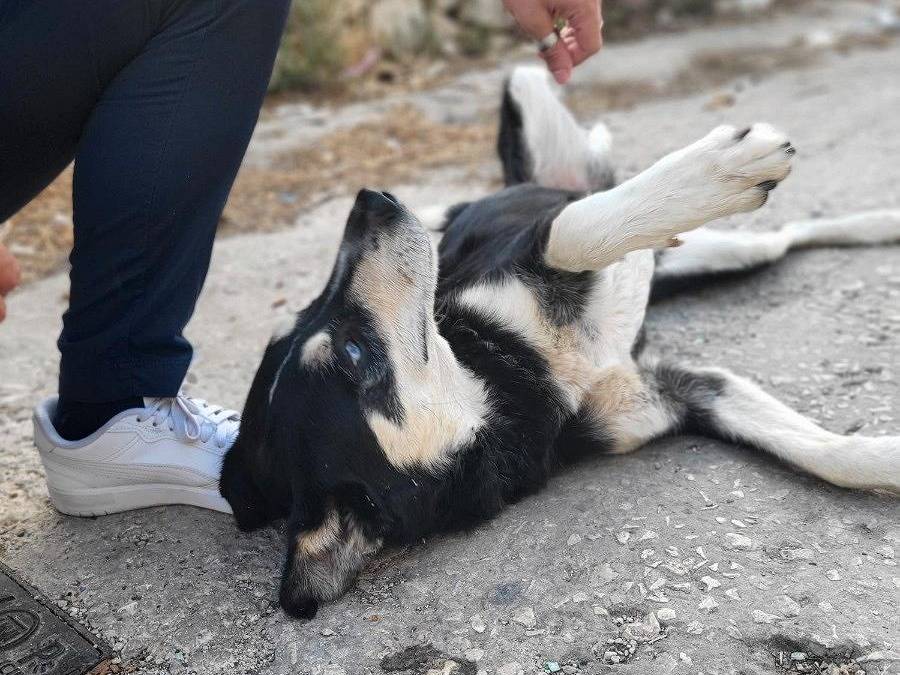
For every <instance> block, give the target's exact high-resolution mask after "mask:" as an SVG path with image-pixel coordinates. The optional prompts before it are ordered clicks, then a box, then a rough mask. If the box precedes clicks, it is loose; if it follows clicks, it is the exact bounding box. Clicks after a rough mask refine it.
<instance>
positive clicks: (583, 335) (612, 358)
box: [458, 252, 653, 412]
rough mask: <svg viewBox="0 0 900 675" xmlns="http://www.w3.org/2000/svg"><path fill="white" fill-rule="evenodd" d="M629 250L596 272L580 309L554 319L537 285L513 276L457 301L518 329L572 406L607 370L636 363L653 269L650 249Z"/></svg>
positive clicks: (599, 382)
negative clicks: (565, 319)
mask: <svg viewBox="0 0 900 675" xmlns="http://www.w3.org/2000/svg"><path fill="white" fill-rule="evenodd" d="M644 253H645V252H641V253H640V254H632V255H629V256H627V257H626V259H625V260H623V261H622V262H620V263H617V264H616V265H613V266H611V267H609V268H607V269H606V270H604V271H603V272H600V273H597V274H596V276H595V279H594V281H593V283H592V284H591V287H590V288H589V290H588V297H587V299H586V302H585V303H584V309H583V311H582V313H581V315H580V316H579V317H577V319H575V320H574V321H572V322H571V323H568V324H565V325H561V326H560V325H557V324H555V323H554V322H553V321H552V320H551V318H550V317H551V315H552V312H550V311H548V310H549V308H546V307H544V306H542V304H541V300H540V298H541V297H546V296H547V295H548V294H542V293H539V292H536V290H535V289H534V288H533V287H531V286H529V285H528V284H526V283H524V282H523V281H522V280H521V279H519V278H516V277H507V278H505V279H503V280H502V281H499V282H486V283H481V284H478V285H475V286H472V287H470V288H468V289H466V290H464V291H463V292H462V293H460V295H459V300H458V301H459V302H460V304H462V305H464V306H466V307H468V308H470V309H472V310H475V311H477V312H479V313H480V314H482V315H484V316H485V317H487V318H489V319H491V320H493V321H497V322H498V323H500V324H502V325H503V326H504V327H506V328H507V329H510V330H513V331H514V332H516V333H517V334H518V335H520V336H521V337H522V338H523V339H524V340H525V341H526V342H527V343H528V344H529V345H530V346H532V347H533V348H534V349H536V350H537V351H538V352H539V353H540V354H541V356H543V358H544V359H545V360H546V362H547V364H548V366H549V368H550V371H551V373H552V375H553V378H554V380H555V383H556V385H557V387H558V389H559V390H560V392H562V394H563V398H564V400H565V401H566V403H567V405H568V407H569V408H570V410H571V411H572V412H574V411H576V410H577V409H578V408H579V406H580V405H581V403H582V401H583V400H584V398H585V396H586V395H588V393H589V392H591V391H592V390H593V389H595V388H596V387H597V386H601V385H602V383H603V382H605V381H607V380H608V378H609V373H610V372H611V371H616V372H620V371H622V370H625V371H631V370H633V368H634V365H633V361H632V358H631V350H632V347H633V345H634V343H635V340H636V339H637V335H638V332H639V331H640V328H641V325H642V324H643V320H644V314H645V311H646V305H647V296H648V294H649V287H650V279H651V277H652V273H653V257H652V254H649V255H643V254H644Z"/></svg>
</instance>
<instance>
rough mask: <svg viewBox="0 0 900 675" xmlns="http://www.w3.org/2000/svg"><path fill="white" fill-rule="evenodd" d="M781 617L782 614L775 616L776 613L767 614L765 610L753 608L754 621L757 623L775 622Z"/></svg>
mask: <svg viewBox="0 0 900 675" xmlns="http://www.w3.org/2000/svg"><path fill="white" fill-rule="evenodd" d="M779 619H781V617H780V616H775V615H774V614H766V613H765V612H763V611H761V610H758V609H754V610H753V621H754V622H755V623H775V622H776V621H778V620H779Z"/></svg>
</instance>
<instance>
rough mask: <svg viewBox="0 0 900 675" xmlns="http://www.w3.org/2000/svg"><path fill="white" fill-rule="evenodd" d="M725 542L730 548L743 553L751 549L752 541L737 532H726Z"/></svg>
mask: <svg viewBox="0 0 900 675" xmlns="http://www.w3.org/2000/svg"><path fill="white" fill-rule="evenodd" d="M725 541H726V543H727V544H728V546H730V547H731V548H735V549H740V550H743V551H746V550H749V549H751V548H753V540H752V539H750V537H746V536H744V535H743V534H738V533H737V532H726V533H725Z"/></svg>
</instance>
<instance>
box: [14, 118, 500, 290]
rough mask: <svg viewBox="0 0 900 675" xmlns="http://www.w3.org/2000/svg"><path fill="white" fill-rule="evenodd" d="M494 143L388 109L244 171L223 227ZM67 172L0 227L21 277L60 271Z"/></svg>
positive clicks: (239, 226)
mask: <svg viewBox="0 0 900 675" xmlns="http://www.w3.org/2000/svg"><path fill="white" fill-rule="evenodd" d="M493 144H494V128H493V125H479V124H476V125H469V126H461V125H447V124H438V123H436V122H432V121H431V120H429V119H428V118H426V117H425V116H424V115H422V114H421V113H419V112H418V111H417V110H415V109H412V108H409V107H403V108H399V107H398V108H395V109H393V110H391V111H390V112H389V113H388V114H387V115H385V116H384V117H383V118H381V119H379V120H378V121H373V122H367V123H365V124H360V125H358V126H355V127H352V128H348V129H341V130H339V131H337V132H334V133H332V134H330V135H328V136H326V137H324V138H322V139H321V140H320V141H319V142H317V143H316V145H315V147H311V148H307V149H303V150H300V151H296V152H292V153H289V154H285V155H283V156H281V157H280V158H279V160H278V162H277V163H276V165H275V166H273V167H271V168H267V169H259V168H254V167H246V168H244V169H243V170H242V171H241V173H240V174H239V176H238V179H237V182H236V183H235V186H234V190H233V191H232V193H231V197H230V199H229V201H228V204H227V206H226V208H225V213H224V215H223V218H222V223H221V226H220V231H221V232H224V233H226V234H231V233H236V232H261V231H262V232H265V231H271V230H275V229H279V228H281V227H284V226H286V225H289V224H291V223H293V222H294V220H296V218H297V216H298V215H299V214H300V212H301V211H302V210H304V209H305V208H308V207H309V206H310V205H311V204H312V203H313V202H314V201H318V200H321V199H324V198H327V197H330V196H335V195H343V194H348V193H352V192H353V191H355V190H357V189H358V188H359V187H361V186H366V185H367V186H371V187H385V186H388V185H392V184H396V183H400V182H403V181H408V180H412V179H414V178H415V176H416V174H417V172H418V171H420V170H422V169H427V168H435V167H440V166H448V165H451V164H452V165H455V166H459V165H466V164H475V163H476V162H478V161H481V160H483V159H485V158H487V157H488V156H489V155H490V153H491V151H492V148H493ZM71 190H72V170H71V168H69V169H67V170H66V171H65V172H64V173H63V174H62V175H61V176H60V177H59V178H57V180H56V181H54V183H53V184H52V185H50V187H48V188H47V189H46V190H44V192H43V193H41V194H40V195H39V196H38V198H37V199H35V200H34V201H33V202H32V203H31V204H29V205H28V206H27V207H25V209H23V210H22V211H20V212H19V213H17V214H16V215H15V216H14V217H13V218H12V219H10V220H9V221H8V222H7V223H6V224H5V225H4V226H2V228H3V229H2V230H0V241H2V242H4V243H6V245H7V246H9V247H10V249H11V250H12V252H13V254H14V255H16V257H17V258H18V259H19V262H20V263H21V264H22V268H23V272H24V275H23V276H24V281H26V282H28V281H33V280H35V279H39V278H41V277H44V276H46V275H48V274H50V273H52V272H55V271H58V270H59V269H61V268H62V267H63V266H64V264H65V261H66V257H67V255H68V252H69V250H70V248H71V246H72V204H71Z"/></svg>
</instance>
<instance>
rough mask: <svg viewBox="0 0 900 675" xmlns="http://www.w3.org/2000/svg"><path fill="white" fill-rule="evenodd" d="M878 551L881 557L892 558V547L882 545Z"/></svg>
mask: <svg viewBox="0 0 900 675" xmlns="http://www.w3.org/2000/svg"><path fill="white" fill-rule="evenodd" d="M878 552H879V553H880V554H881V556H882V557H883V558H886V559H887V560H893V559H894V549H893V548H891V547H890V546H882V547H881V548H879V549H878Z"/></svg>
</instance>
